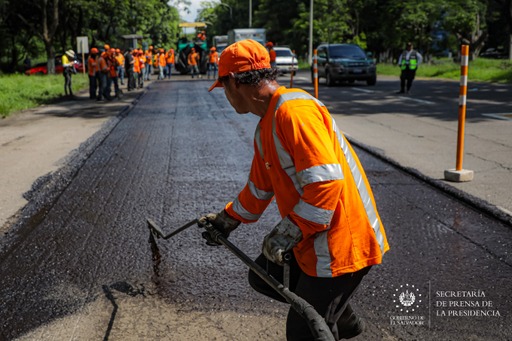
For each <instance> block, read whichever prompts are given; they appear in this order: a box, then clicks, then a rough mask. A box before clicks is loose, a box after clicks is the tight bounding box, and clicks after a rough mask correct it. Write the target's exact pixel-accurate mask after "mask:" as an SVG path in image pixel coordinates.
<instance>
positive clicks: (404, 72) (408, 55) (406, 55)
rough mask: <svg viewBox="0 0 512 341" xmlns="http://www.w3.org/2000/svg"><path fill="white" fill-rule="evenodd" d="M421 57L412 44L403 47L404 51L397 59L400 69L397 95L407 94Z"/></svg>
mask: <svg viewBox="0 0 512 341" xmlns="http://www.w3.org/2000/svg"><path fill="white" fill-rule="evenodd" d="M422 60H423V57H422V56H421V54H420V53H419V52H418V51H416V50H414V49H413V46H412V43H411V42H409V43H407V44H406V46H405V50H404V51H403V52H402V54H401V55H400V57H398V66H399V67H400V70H401V71H400V90H399V91H398V92H397V93H399V94H409V92H410V91H411V87H412V81H413V80H414V77H415V76H416V70H418V66H419V65H420V64H421V62H422Z"/></svg>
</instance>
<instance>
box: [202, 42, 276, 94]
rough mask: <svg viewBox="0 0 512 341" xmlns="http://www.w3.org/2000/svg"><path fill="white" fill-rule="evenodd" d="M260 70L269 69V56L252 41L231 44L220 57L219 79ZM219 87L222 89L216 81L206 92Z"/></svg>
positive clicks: (258, 44)
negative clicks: (232, 74)
mask: <svg viewBox="0 0 512 341" xmlns="http://www.w3.org/2000/svg"><path fill="white" fill-rule="evenodd" d="M261 69H270V56H269V55H268V51H267V49H266V48H265V47H264V46H263V45H261V44H260V43H258V42H257V41H254V40H252V39H246V40H241V41H239V42H236V43H234V44H231V45H229V46H228V47H226V48H225V49H224V51H222V53H221V55H220V59H219V78H221V77H225V76H227V75H229V73H230V72H233V73H242V72H247V71H254V70H261ZM219 87H220V88H221V87H222V83H221V82H220V81H219V79H217V80H216V81H215V82H214V83H213V84H212V86H211V87H210V89H209V90H208V91H212V90H213V89H214V88H219Z"/></svg>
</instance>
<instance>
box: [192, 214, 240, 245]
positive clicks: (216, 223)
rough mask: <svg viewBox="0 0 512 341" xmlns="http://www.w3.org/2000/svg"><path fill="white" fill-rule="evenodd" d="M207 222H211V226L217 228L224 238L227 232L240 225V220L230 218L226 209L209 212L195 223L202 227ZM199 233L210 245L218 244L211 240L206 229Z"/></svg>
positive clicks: (227, 234) (226, 236)
mask: <svg viewBox="0 0 512 341" xmlns="http://www.w3.org/2000/svg"><path fill="white" fill-rule="evenodd" d="M208 223H209V224H212V225H213V227H214V228H215V229H216V230H218V231H219V232H220V233H221V234H222V235H223V236H224V237H225V238H228V237H229V234H230V233H231V232H232V231H233V230H235V229H236V228H237V227H238V225H240V221H238V220H236V219H234V218H232V217H231V216H230V215H229V214H227V212H226V210H222V211H220V212H219V213H209V214H207V215H205V216H203V217H201V218H199V219H198V222H197V225H198V226H199V227H204V226H205V225H206V224H208ZM201 235H202V236H203V238H204V239H206V244H208V245H212V246H213V245H220V244H219V243H217V242H215V241H214V240H213V238H212V237H211V235H210V233H209V232H208V231H205V232H203V233H202V234H201Z"/></svg>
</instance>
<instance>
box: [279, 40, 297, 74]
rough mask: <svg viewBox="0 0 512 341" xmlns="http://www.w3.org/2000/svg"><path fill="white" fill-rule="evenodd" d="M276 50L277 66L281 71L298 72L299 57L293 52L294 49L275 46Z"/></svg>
mask: <svg viewBox="0 0 512 341" xmlns="http://www.w3.org/2000/svg"><path fill="white" fill-rule="evenodd" d="M274 51H276V67H277V69H278V70H279V71H280V73H293V74H295V72H297V68H298V67H297V57H296V56H295V55H294V54H293V52H292V50H290V48H288V47H284V46H274Z"/></svg>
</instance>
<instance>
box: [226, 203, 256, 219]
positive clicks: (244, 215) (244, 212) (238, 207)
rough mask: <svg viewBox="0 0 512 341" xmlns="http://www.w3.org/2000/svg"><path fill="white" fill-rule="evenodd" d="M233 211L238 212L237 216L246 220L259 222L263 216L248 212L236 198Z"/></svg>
mask: <svg viewBox="0 0 512 341" xmlns="http://www.w3.org/2000/svg"><path fill="white" fill-rule="evenodd" d="M232 208H233V211H235V212H236V214H238V215H239V216H240V217H242V218H244V219H246V220H258V219H259V218H260V217H261V214H253V213H251V212H249V211H247V210H246V209H245V208H244V207H243V206H242V204H241V203H240V200H238V198H236V199H235V200H234V201H233V206H232Z"/></svg>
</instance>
